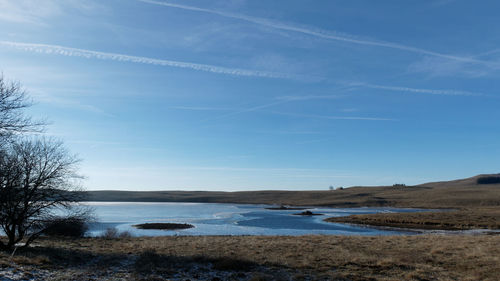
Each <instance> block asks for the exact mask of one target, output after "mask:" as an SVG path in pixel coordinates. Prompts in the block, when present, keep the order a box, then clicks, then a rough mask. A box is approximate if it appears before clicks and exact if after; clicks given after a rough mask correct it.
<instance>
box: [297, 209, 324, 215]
mask: <svg viewBox="0 0 500 281" xmlns="http://www.w3.org/2000/svg"><path fill="white" fill-rule="evenodd" d="M293 215H294V216H323V215H324V214H317V213H313V212H311V211H309V210H307V211H304V212H300V213H296V214H293Z"/></svg>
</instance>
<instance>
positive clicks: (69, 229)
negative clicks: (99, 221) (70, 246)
mask: <svg viewBox="0 0 500 281" xmlns="http://www.w3.org/2000/svg"><path fill="white" fill-rule="evenodd" d="M87 230H88V224H87V219H86V218H83V217H77V218H75V217H70V218H58V219H55V220H52V221H49V222H47V224H46V227H45V230H44V231H43V234H45V235H47V236H67V237H83V236H85V233H86V232H87Z"/></svg>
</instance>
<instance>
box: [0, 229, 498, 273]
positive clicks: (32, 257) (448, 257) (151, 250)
mask: <svg viewBox="0 0 500 281" xmlns="http://www.w3.org/2000/svg"><path fill="white" fill-rule="evenodd" d="M132 257H134V258H132ZM126 261H132V262H130V263H129V264H127V262H126ZM14 262H15V263H19V264H21V265H23V266H24V267H29V266H35V267H40V266H43V267H44V268H50V269H51V270H52V271H55V272H58V274H56V275H54V276H65V275H64V274H68V273H64V272H66V271H67V270H68V272H70V273H69V274H71V278H73V279H74V280H80V279H78V278H77V277H78V276H81V277H82V279H81V280H83V279H84V278H83V276H86V274H87V275H88V274H90V273H92V274H93V275H94V276H97V277H96V278H98V279H105V278H108V277H109V276H114V275H116V274H121V275H120V276H125V277H127V278H128V279H140V280H146V279H145V278H150V279H151V280H154V278H153V277H155V278H157V279H158V280H161V279H165V278H172V277H173V276H176V274H177V275H178V274H181V273H182V272H184V271H185V272H187V271H190V270H191V271H192V270H193V268H196V267H197V268H199V271H203V270H211V271H213V272H215V274H218V272H230V274H231V276H233V277H231V278H233V279H231V278H230V280H239V279H240V280H250V279H253V280H280V279H283V280H285V279H288V280H289V279H290V278H291V279H293V280H301V278H305V277H307V278H309V277H311V279H308V280H498V279H497V278H498V276H500V236H490V235H480V236H459V235H456V236H455V235H453V236H438V235H423V236H376V237H373V236H372V237H362V236H361V237H357V236H301V237H288V236H286V237H283V236H279V237H269V236H268V237H265V236H201V237H153V238H151V237H150V238H146V237H142V238H129V239H112V240H105V239H96V238H93V239H92V238H86V239H77V240H55V239H48V238H46V239H42V240H40V241H39V245H38V247H36V248H33V249H31V250H28V251H26V252H20V253H18V254H17V255H16V256H15V257H14ZM0 263H2V264H4V265H5V264H7V265H8V264H11V260H10V258H9V256H8V255H7V254H1V255H0ZM120 264H122V265H123V264H125V265H124V266H121V267H120ZM113 268H114V269H113ZM193 274H196V273H191V276H193ZM198 274H201V273H198ZM238 276H239V277H238ZM114 277H116V276H114ZM193 279H194V278H193ZM54 280H57V278H56V277H54ZM60 280H64V279H60Z"/></svg>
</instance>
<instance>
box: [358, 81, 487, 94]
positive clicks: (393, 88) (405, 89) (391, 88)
mask: <svg viewBox="0 0 500 281" xmlns="http://www.w3.org/2000/svg"><path fill="white" fill-rule="evenodd" d="M355 85H357V86H365V87H367V88H372V89H381V90H389V91H398V92H410V93H417V94H431V95H445V96H484V94H481V93H474V92H467V91H457V90H436V89H420V88H409V87H398V86H384V85H374V84H363V83H359V84H357V83H355Z"/></svg>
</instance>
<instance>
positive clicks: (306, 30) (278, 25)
mask: <svg viewBox="0 0 500 281" xmlns="http://www.w3.org/2000/svg"><path fill="white" fill-rule="evenodd" d="M137 1H140V2H143V3H149V4H154V5H161V6H166V7H171V8H178V9H183V10H189V11H195V12H202V13H209V14H214V15H219V16H222V17H226V18H233V19H238V20H243V21H247V22H251V23H254V24H258V25H262V26H266V27H271V28H274V29H280V30H285V31H293V32H298V33H302V34H307V35H310V36H315V37H318V38H323V39H329V40H336V41H343V42H348V43H353V44H359V45H368V46H377V47H385V48H391V49H398V50H402V51H407V52H412V53H417V54H424V55H429V56H434V57H440V58H446V59H450V60H455V61H460V62H468V63H476V64H482V65H486V66H489V67H492V68H498V67H500V65H499V64H496V63H491V62H488V61H483V60H478V59H474V58H471V57H460V56H454V55H449V54H443V53H438V52H434V51H429V50H426V49H421V48H417V47H412V46H407V45H402V44H398V43H392V42H384V41H373V40H365V39H357V38H354V37H349V36H347V35H344V34H342V35H341V34H339V33H337V32H332V31H328V30H322V29H318V28H310V27H301V26H296V25H291V24H286V23H282V22H277V21H271V20H269V19H265V18H258V17H251V16H247V15H242V14H237V13H231V12H223V11H219V10H213V9H206V8H199V7H194V6H188V5H181V4H175V3H169V2H163V1H155V0H137Z"/></svg>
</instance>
